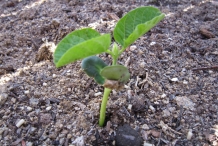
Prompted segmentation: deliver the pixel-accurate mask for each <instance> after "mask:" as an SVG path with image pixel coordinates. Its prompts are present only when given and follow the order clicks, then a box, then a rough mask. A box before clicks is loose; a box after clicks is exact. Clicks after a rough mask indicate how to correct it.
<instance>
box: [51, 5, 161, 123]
mask: <svg viewBox="0 0 218 146" xmlns="http://www.w3.org/2000/svg"><path fill="white" fill-rule="evenodd" d="M163 18H164V14H162V13H161V12H160V11H159V10H158V9H157V8H154V7H151V6H148V7H140V8H136V9H135V10H132V11H130V12H129V13H127V14H126V15H125V16H124V17H123V18H121V19H120V20H119V21H118V23H117V25H116V27H115V29H114V33H113V35H114V39H115V41H116V42H117V43H119V44H120V45H121V47H122V48H119V46H118V45H117V43H114V45H113V47H112V48H109V47H110V43H111V37H110V34H104V35H100V34H99V32H97V31H96V30H93V29H91V28H85V29H80V30H76V31H73V32H71V33H70V34H68V35H67V36H66V37H64V38H63V39H62V40H61V41H60V42H59V44H58V46H57V48H56V50H55V52H54V63H55V65H56V67H60V66H64V65H66V64H68V63H71V62H74V61H76V60H79V59H83V61H82V64H81V67H82V69H83V70H84V71H85V73H86V74H87V75H88V76H90V77H93V78H94V79H95V81H96V82H97V83H98V84H101V85H103V84H104V83H105V84H106V83H107V86H106V85H105V84H104V87H105V90H104V96H103V100H102V105H101V110H100V120H99V125H100V126H103V124H104V120H105V112H106V104H107V100H108V96H109V94H110V92H111V90H112V89H120V87H121V86H123V84H124V83H126V82H128V80H129V78H130V73H129V71H128V69H127V68H126V67H125V66H123V65H118V64H117V60H118V57H119V56H120V55H121V53H122V52H123V51H124V50H125V49H126V48H127V47H128V46H129V45H131V44H132V43H134V42H135V41H136V40H137V39H138V38H139V37H140V36H142V35H143V34H145V33H146V32H147V31H149V30H150V29H151V28H152V27H154V26H155V25H156V24H157V23H158V22H159V21H161V20H162V19H163ZM100 53H109V54H110V55H111V57H112V59H113V62H112V65H111V66H107V64H106V63H104V61H103V60H101V59H100V58H99V57H96V56H93V55H97V54H100ZM105 80H106V82H105ZM107 81H108V82H107ZM114 83H116V84H117V83H118V85H116V86H117V87H115V88H113V86H114ZM111 86H112V87H111ZM109 87H110V88H109Z"/></svg>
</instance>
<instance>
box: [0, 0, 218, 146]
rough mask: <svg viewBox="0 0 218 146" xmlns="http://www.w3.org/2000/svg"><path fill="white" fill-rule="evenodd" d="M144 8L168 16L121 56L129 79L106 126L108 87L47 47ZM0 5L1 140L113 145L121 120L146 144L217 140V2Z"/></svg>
mask: <svg viewBox="0 0 218 146" xmlns="http://www.w3.org/2000/svg"><path fill="white" fill-rule="evenodd" d="M145 5H152V6H155V7H158V8H159V9H160V10H161V11H162V12H163V13H165V14H166V17H165V18H164V20H162V21H161V22H160V23H159V24H158V25H157V26H156V27H154V28H153V29H152V30H151V31H149V32H148V33H147V34H145V35H144V36H143V37H141V38H140V39H139V40H138V41H137V42H136V43H135V44H133V45H132V46H131V47H130V48H128V49H127V50H126V51H125V53H123V55H122V56H121V58H119V63H120V64H125V65H126V66H127V67H128V68H129V71H130V73H131V79H130V81H129V82H128V83H127V84H126V88H125V89H122V90H121V91H113V92H112V93H111V95H110V99H109V102H108V105H107V119H106V120H107V121H106V126H105V127H103V128H101V127H99V126H98V117H99V107H100V103H101V98H102V94H103V87H101V86H99V85H97V84H96V83H95V82H94V81H93V79H91V78H89V77H88V76H87V75H86V74H85V73H84V72H83V71H82V70H81V68H80V63H81V62H80V61H77V62H76V63H73V64H70V65H67V66H65V67H62V68H59V69H57V68H55V66H54V63H53V61H52V54H51V50H53V49H55V45H56V44H57V43H58V42H59V41H60V40H61V39H62V38H63V37H64V36H65V35H66V34H68V33H69V32H71V31H73V30H75V29H79V28H82V27H93V28H95V29H97V30H99V31H100V32H101V33H111V32H112V30H113V28H114V25H115V24H116V22H117V21H118V20H119V18H121V17H122V16H123V15H124V14H125V13H126V12H128V11H130V10H131V9H134V8H136V7H139V6H145ZM0 8H1V9H0V145H2V146H3V145H5V146H9V145H20V146H21V145H22V146H31V145H34V146H38V145H65V146H67V145H81V146H82V145H86V146H88V145H96V146H97V145H108V146H110V145H115V144H116V142H115V139H116V136H117V135H116V130H117V129H118V127H119V126H122V125H124V124H128V125H129V126H130V127H132V128H133V129H134V130H135V131H137V132H138V134H139V135H140V137H141V138H142V139H143V143H142V144H143V145H144V146H145V145H146V144H147V145H149V144H153V145H159V146H162V145H163V146H164V145H165V146H171V145H175V146H203V145H204V146H208V145H213V146H217V145H218V2H217V1H215V0H191V1H190V0H163V1H162V0H148V1H141V2H134V1H127V2H126V1H124V0H117V1H113V2H112V1H110V2H107V1H106V0H105V1H93V2H91V1H88V0H87V1H76V0H8V1H4V0H1V1H0ZM100 57H101V58H102V59H103V60H105V61H106V62H107V63H108V64H110V63H111V58H110V56H108V55H107V54H101V55H100Z"/></svg>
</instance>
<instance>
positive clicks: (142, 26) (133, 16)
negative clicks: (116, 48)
mask: <svg viewBox="0 0 218 146" xmlns="http://www.w3.org/2000/svg"><path fill="white" fill-rule="evenodd" d="M163 18H164V14H162V13H161V12H160V10H158V9H157V8H154V7H151V6H147V7H140V8H137V9H135V10H132V11H130V12H129V13H127V14H126V15H125V16H124V17H123V18H121V19H120V21H119V22H118V23H117V25H116V27H115V29H114V38H115V40H116V42H118V43H119V44H120V45H121V46H122V47H123V48H127V47H128V46H129V45H131V44H132V43H133V42H134V41H136V40H137V39H138V38H139V37H140V36H142V35H143V34H145V33H146V32H147V31H149V30H150V29H151V28H152V27H154V26H155V25H156V24H157V23H158V22H159V21H161V20H162V19H163Z"/></svg>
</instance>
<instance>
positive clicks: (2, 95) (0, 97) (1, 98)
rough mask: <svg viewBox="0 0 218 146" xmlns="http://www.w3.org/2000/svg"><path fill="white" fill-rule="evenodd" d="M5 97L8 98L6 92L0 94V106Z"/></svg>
mask: <svg viewBox="0 0 218 146" xmlns="http://www.w3.org/2000/svg"><path fill="white" fill-rule="evenodd" d="M7 99H8V94H6V93H2V94H0V106H1V105H3V104H4V103H5V102H6V100H7Z"/></svg>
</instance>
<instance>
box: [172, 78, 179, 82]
mask: <svg viewBox="0 0 218 146" xmlns="http://www.w3.org/2000/svg"><path fill="white" fill-rule="evenodd" d="M170 80H171V81H172V82H177V81H179V79H178V78H172V79H170Z"/></svg>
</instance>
